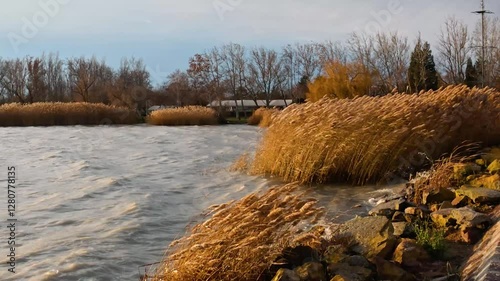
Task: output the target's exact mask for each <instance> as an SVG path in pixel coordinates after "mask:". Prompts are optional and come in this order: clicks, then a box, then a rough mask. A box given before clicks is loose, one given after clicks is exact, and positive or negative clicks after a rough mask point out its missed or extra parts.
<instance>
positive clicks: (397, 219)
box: [392, 211, 406, 222]
mask: <svg viewBox="0 0 500 281" xmlns="http://www.w3.org/2000/svg"><path fill="white" fill-rule="evenodd" d="M405 220H406V219H405V214H404V213H403V212H401V211H396V212H395V213H394V215H393V216H392V221H393V222H402V221H405Z"/></svg>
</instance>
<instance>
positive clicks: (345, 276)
mask: <svg viewBox="0 0 500 281" xmlns="http://www.w3.org/2000/svg"><path fill="white" fill-rule="evenodd" d="M328 273H329V274H330V275H331V276H334V277H333V278H332V279H331V280H339V281H340V280H345V281H368V280H371V276H372V274H373V273H372V271H371V270H370V269H368V268H365V267H361V266H351V265H348V264H345V263H340V264H331V265H329V266H328ZM331 280H330V281H331Z"/></svg>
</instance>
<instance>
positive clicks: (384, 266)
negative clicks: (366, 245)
mask: <svg viewBox="0 0 500 281" xmlns="http://www.w3.org/2000/svg"><path fill="white" fill-rule="evenodd" d="M372 262H373V263H374V264H375V265H376V266H377V274H378V280H391V281H416V280H417V279H416V278H415V276H413V275H412V274H410V273H408V272H407V271H405V270H404V269H402V268H401V267H399V266H398V265H397V264H394V263H392V262H389V261H386V260H384V259H382V258H380V257H374V258H373V260H372Z"/></svg>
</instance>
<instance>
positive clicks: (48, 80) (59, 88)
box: [42, 53, 70, 101]
mask: <svg viewBox="0 0 500 281" xmlns="http://www.w3.org/2000/svg"><path fill="white" fill-rule="evenodd" d="M42 60H43V61H44V65H45V76H44V77H45V85H46V87H47V99H48V101H68V100H70V97H69V95H70V92H69V88H68V85H67V81H66V78H65V69H64V62H63V61H62V60H61V59H60V58H59V55H58V54H54V53H50V54H48V55H45V54H44V55H43V56H42Z"/></svg>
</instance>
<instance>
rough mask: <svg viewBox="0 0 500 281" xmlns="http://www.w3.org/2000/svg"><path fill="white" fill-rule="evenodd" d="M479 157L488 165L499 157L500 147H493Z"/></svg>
mask: <svg viewBox="0 0 500 281" xmlns="http://www.w3.org/2000/svg"><path fill="white" fill-rule="evenodd" d="M481 158H482V159H483V160H484V162H485V163H486V165H489V164H490V163H492V162H493V161H495V160H497V159H500V147H493V148H491V149H490V150H489V151H487V152H486V153H484V154H483V155H482V156H481Z"/></svg>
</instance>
